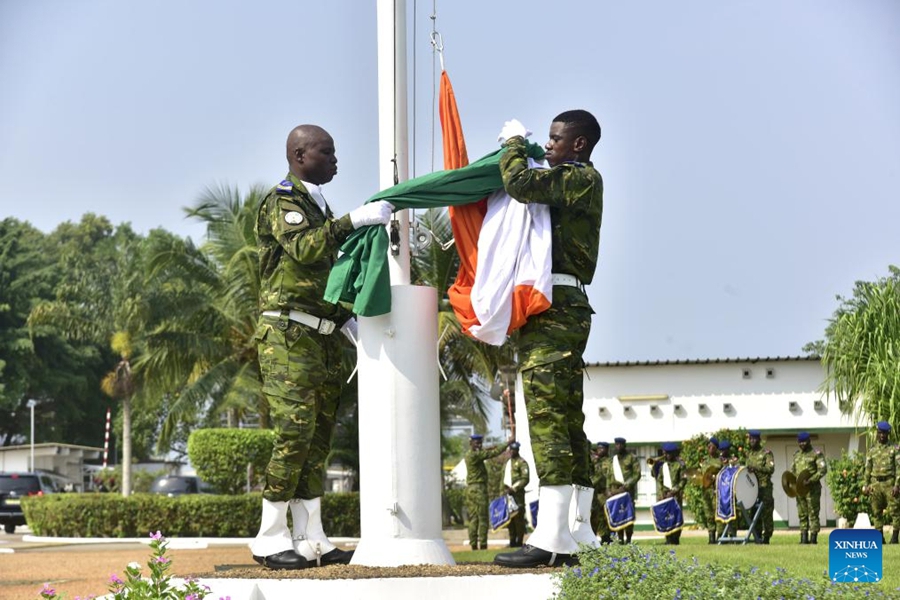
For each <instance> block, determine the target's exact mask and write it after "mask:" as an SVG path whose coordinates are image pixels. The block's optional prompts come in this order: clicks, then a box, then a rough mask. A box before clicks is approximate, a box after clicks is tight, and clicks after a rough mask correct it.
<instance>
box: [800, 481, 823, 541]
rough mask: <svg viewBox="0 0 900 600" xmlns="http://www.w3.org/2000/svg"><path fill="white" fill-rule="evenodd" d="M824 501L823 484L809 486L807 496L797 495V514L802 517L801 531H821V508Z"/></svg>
mask: <svg viewBox="0 0 900 600" xmlns="http://www.w3.org/2000/svg"><path fill="white" fill-rule="evenodd" d="M821 502H822V484H821V483H813V484H811V485H810V486H809V493H808V494H806V496H797V516H798V517H799V518H800V531H809V532H810V533H818V532H819V528H820V526H819V508H820V505H821Z"/></svg>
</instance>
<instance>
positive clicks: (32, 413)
mask: <svg viewBox="0 0 900 600" xmlns="http://www.w3.org/2000/svg"><path fill="white" fill-rule="evenodd" d="M36 405H37V401H36V400H29V401H28V403H27V404H25V406H27V407H28V408H30V409H31V472H32V473H34V407H35V406H36Z"/></svg>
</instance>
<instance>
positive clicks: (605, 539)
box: [591, 442, 612, 544]
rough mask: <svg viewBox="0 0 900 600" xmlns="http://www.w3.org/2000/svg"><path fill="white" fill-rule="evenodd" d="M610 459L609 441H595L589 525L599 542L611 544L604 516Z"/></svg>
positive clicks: (607, 496)
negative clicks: (592, 491)
mask: <svg viewBox="0 0 900 600" xmlns="http://www.w3.org/2000/svg"><path fill="white" fill-rule="evenodd" d="M611 467H612V459H611V458H610V457H609V442H597V454H596V455H595V456H594V476H593V477H592V478H591V482H592V483H593V484H594V502H593V503H592V504H591V527H592V528H593V529H594V531H596V532H597V535H598V536H599V537H600V543H601V544H611V543H612V536H611V533H610V530H609V521H608V520H607V518H606V508H605V507H606V499H607V498H609V494H608V493H607V484H606V482H607V480H608V479H609V470H610V468H611Z"/></svg>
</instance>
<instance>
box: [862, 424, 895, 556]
mask: <svg viewBox="0 0 900 600" xmlns="http://www.w3.org/2000/svg"><path fill="white" fill-rule="evenodd" d="M875 428H876V430H877V433H876V434H875V444H873V445H872V447H871V448H869V451H868V452H867V453H866V468H865V474H864V476H863V490H862V491H863V494H866V495H867V496H869V502H870V505H871V507H872V520H874V521H875V529H878V530H879V531H881V541H882V543H884V525H885V520H886V519H885V515H888V516H889V517H890V516H892V515H891V513H892V512H893V510H892V509H893V508H894V503H895V502H897V496H898V495H900V468H898V466H900V465H898V463H900V454H898V452H897V448H895V447H894V446H892V445H891V444H890V443H888V437H889V436H890V433H891V424H890V423H888V422H887V421H879V422H878V424H877V425H876V426H875ZM897 534H898V532H897V526H896V524H894V532H893V533H892V534H891V543H892V544H896V543H897Z"/></svg>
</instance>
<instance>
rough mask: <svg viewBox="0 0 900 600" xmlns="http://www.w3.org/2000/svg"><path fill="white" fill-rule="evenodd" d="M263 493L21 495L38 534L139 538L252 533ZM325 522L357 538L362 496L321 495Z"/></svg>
mask: <svg viewBox="0 0 900 600" xmlns="http://www.w3.org/2000/svg"><path fill="white" fill-rule="evenodd" d="M261 506H262V496H261V494H259V493H254V494H243V495H240V496H225V495H222V496H216V495H208V494H188V495H185V496H179V497H177V498H169V497H167V496H160V495H156V494H132V495H131V496H129V497H128V498H124V497H122V496H120V495H118V494H48V495H46V496H32V497H29V498H23V500H22V510H23V511H24V512H25V519H26V521H28V525H29V527H31V530H32V531H33V532H34V533H35V534H36V535H42V536H53V537H111V538H122V537H141V536H144V535H146V532H148V531H163V530H164V531H165V532H166V534H167V535H170V536H175V537H253V536H255V535H256V532H257V531H259V519H260V516H261V508H260V507H261ZM322 522H323V525H324V527H325V531H326V532H327V533H328V535H330V536H334V537H359V535H360V524H359V494H358V493H356V492H352V493H340V494H338V493H335V494H325V496H323V497H322Z"/></svg>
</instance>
